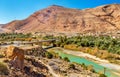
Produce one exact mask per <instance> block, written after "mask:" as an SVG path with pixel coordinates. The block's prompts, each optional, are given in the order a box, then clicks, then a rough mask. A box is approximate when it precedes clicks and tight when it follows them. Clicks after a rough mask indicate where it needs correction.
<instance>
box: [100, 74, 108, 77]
mask: <svg viewBox="0 0 120 77" xmlns="http://www.w3.org/2000/svg"><path fill="white" fill-rule="evenodd" d="M99 77H107V76H106V75H105V74H100V75H99Z"/></svg>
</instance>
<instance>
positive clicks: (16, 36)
mask: <svg viewBox="0 0 120 77" xmlns="http://www.w3.org/2000/svg"><path fill="white" fill-rule="evenodd" d="M31 36H32V35H31V34H30V33H28V34H23V33H1V34H0V41H6V40H7V41H24V40H28V41H29V40H31Z"/></svg>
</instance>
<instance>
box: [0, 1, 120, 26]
mask: <svg viewBox="0 0 120 77" xmlns="http://www.w3.org/2000/svg"><path fill="white" fill-rule="evenodd" d="M113 3H117V4H120V0H0V24H5V23H8V22H11V21H13V20H22V19H25V18H27V17H28V16H30V15H31V14H33V13H34V12H36V11H38V10H41V9H44V8H47V7H48V6H51V5H59V6H63V7H68V8H76V9H86V8H94V7H97V6H100V5H105V4H113Z"/></svg>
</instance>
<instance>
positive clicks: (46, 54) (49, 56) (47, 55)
mask: <svg viewBox="0 0 120 77" xmlns="http://www.w3.org/2000/svg"><path fill="white" fill-rule="evenodd" d="M45 56H46V57H47V58H48V59H51V58H53V54H51V53H50V52H46V53H45Z"/></svg>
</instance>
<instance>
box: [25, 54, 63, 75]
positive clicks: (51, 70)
mask: <svg viewBox="0 0 120 77" xmlns="http://www.w3.org/2000/svg"><path fill="white" fill-rule="evenodd" d="M26 57H34V56H26ZM34 58H35V59H36V60H37V61H38V62H40V63H42V64H43V65H45V66H46V67H47V68H48V70H49V72H50V73H51V74H52V76H53V77H61V76H60V75H59V74H56V73H55V72H54V70H53V69H52V68H51V67H50V66H49V65H48V64H46V63H44V62H43V61H41V60H39V59H38V57H34Z"/></svg>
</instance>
